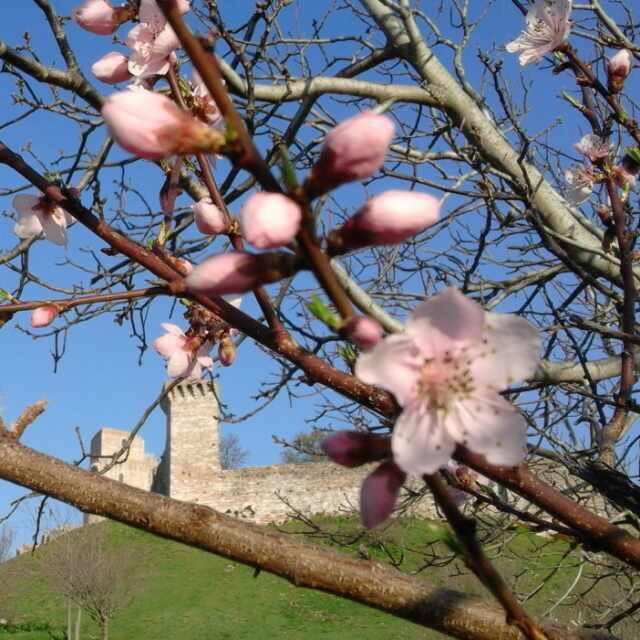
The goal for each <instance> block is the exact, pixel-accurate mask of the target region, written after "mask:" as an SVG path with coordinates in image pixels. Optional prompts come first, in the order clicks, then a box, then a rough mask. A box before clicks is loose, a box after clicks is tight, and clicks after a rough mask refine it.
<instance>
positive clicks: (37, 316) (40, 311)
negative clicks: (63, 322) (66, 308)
mask: <svg viewBox="0 0 640 640" xmlns="http://www.w3.org/2000/svg"><path fill="white" fill-rule="evenodd" d="M57 317H58V307H56V305H55V304H44V305H42V306H41V307H38V308H37V309H34V310H33V311H32V312H31V326H32V327H34V328H35V329H38V328H40V327H48V326H49V325H50V324H51V323H52V322H53V321H54V320H55V319H56V318H57Z"/></svg>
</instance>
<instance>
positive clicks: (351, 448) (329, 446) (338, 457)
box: [321, 431, 391, 468]
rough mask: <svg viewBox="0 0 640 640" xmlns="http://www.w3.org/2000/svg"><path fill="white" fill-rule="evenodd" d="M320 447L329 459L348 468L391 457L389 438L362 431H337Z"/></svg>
mask: <svg viewBox="0 0 640 640" xmlns="http://www.w3.org/2000/svg"><path fill="white" fill-rule="evenodd" d="M321 447H322V450H323V451H324V453H325V454H326V455H327V456H328V457H329V459H330V460H332V461H333V462H336V463H337V464H340V465H342V466H343V467H349V468H353V467H359V466H361V465H363V464H367V463H368V462H374V461H377V460H385V459H387V458H390V457H391V439H390V438H388V437H384V436H376V435H373V434H371V433H366V432H362V431H337V432H336V433H333V434H331V435H330V436H329V437H328V438H326V439H325V440H323V441H322V444H321Z"/></svg>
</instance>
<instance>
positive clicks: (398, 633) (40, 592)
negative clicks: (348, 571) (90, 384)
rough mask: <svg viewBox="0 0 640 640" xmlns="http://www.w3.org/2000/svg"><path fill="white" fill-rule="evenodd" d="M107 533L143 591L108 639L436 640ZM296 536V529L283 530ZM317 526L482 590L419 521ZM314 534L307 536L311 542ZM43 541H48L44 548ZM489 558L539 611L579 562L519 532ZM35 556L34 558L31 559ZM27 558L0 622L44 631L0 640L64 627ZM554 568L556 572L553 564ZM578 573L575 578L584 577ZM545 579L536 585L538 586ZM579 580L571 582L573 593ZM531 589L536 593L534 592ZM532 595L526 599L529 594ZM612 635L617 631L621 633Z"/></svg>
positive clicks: (347, 606) (356, 547)
mask: <svg viewBox="0 0 640 640" xmlns="http://www.w3.org/2000/svg"><path fill="white" fill-rule="evenodd" d="M96 526H102V527H108V529H109V536H110V537H111V538H112V540H113V541H114V543H116V544H119V545H120V544H121V545H129V546H132V547H133V548H134V549H137V550H139V551H140V553H143V554H144V558H145V559H146V564H147V565H148V566H147V568H146V569H145V571H146V572H147V574H146V575H147V578H146V583H147V584H146V587H145V589H144V591H142V592H141V593H140V594H139V595H138V597H137V598H136V599H135V600H134V602H133V603H132V604H131V605H130V606H129V607H128V608H127V609H126V610H124V611H122V612H121V613H120V614H118V615H117V617H116V618H114V620H113V622H112V624H111V634H110V637H111V639H112V640H131V639H135V640H151V639H157V638H179V639H182V638H184V639H189V640H205V639H206V640H208V639H216V640H225V639H229V640H230V639H233V640H242V639H245V638H246V639H249V638H251V639H256V638H258V639H260V640H263V639H264V640H268V639H270V638H274V639H275V638H278V640H293V639H298V638H302V637H304V638H305V640H320V639H332V640H334V639H335V640H352V639H353V638H358V639H360V640H368V639H377V638H380V639H385V640H386V639H387V638H389V637H392V638H394V639H397V640H414V639H415V640H417V639H418V638H419V639H421V640H431V639H434V640H435V639H436V638H442V637H443V636H441V635H440V634H437V633H435V632H431V631H427V630H425V629H423V628H422V627H418V626H416V625H413V624H411V623H409V622H404V621H402V620H398V619H396V618H393V617H391V616H389V615H386V614H383V613H380V612H378V611H374V610H371V609H369V608H366V607H364V606H361V605H358V604H354V603H352V602H348V601H345V600H342V599H340V598H336V597H333V596H330V595H327V594H323V593H318V592H314V591H310V590H307V589H302V588H297V587H295V586H293V585H291V584H289V583H288V582H286V581H284V580H282V579H279V578H276V577H273V576H270V575H268V574H265V573H260V574H259V575H257V576H255V575H254V571H253V569H250V568H248V567H245V566H243V565H240V564H237V563H234V562H230V561H228V560H225V559H223V558H217V557H215V556H212V555H210V554H207V553H205V552H202V551H199V550H195V549H190V548H188V547H185V546H182V545H179V544H177V543H174V542H169V541H166V540H161V539H158V538H155V537H153V536H150V535H148V534H145V533H142V532H139V531H135V530H133V529H129V528H127V527H124V526H121V525H117V524H114V523H103V524H100V525H96ZM287 528H288V530H290V531H291V532H292V533H294V532H295V533H298V534H299V533H300V525H299V524H291V525H288V527H287ZM323 528H326V529H328V530H330V531H331V533H332V536H331V538H332V539H327V538H324V540H323V543H324V544H332V545H335V546H341V545H340V544H338V543H342V542H346V541H350V542H351V544H350V545H349V546H348V547H346V548H345V553H360V554H361V555H369V556H371V557H376V558H378V559H385V558H386V559H387V560H389V559H392V560H393V561H394V562H396V563H399V564H400V565H401V568H402V569H403V570H404V571H409V572H414V571H418V570H420V568H421V567H423V566H424V565H426V564H433V565H436V566H429V567H428V568H425V569H424V570H423V571H421V572H420V575H423V576H424V578H425V579H428V580H430V581H431V582H435V583H436V584H439V585H442V586H445V585H446V586H448V587H452V588H459V589H464V590H466V591H471V592H475V593H483V590H482V587H480V586H479V585H478V583H477V581H476V580H474V579H473V578H471V577H469V576H468V575H465V572H464V568H463V565H462V564H461V563H460V561H459V560H455V559H451V556H450V554H449V552H448V550H447V549H446V548H443V547H441V546H440V544H439V543H433V540H434V536H435V535H436V534H435V533H434V531H433V530H431V529H430V527H429V524H428V523H425V522H419V521H411V522H404V523H396V524H394V525H393V526H392V527H390V528H388V529H387V530H386V531H384V532H383V533H379V534H375V535H369V536H367V537H365V538H358V530H357V525H356V524H355V523H354V522H353V521H351V520H348V519H335V518H333V519H327V520H325V521H324V522H323ZM316 537H317V536H316ZM51 544H56V542H53V543H51ZM487 548H488V550H489V552H490V553H491V554H492V555H494V556H496V557H497V558H498V559H497V564H498V565H499V566H500V568H501V570H502V571H503V572H504V573H505V575H508V576H511V578H512V579H513V581H514V585H515V588H516V590H517V592H518V593H519V594H520V595H524V594H529V595H530V596H531V597H530V599H529V600H528V602H527V605H526V606H527V608H528V609H529V610H531V611H532V612H534V613H537V614H540V613H542V612H543V611H545V610H546V609H547V608H548V607H549V606H550V604H552V603H554V602H557V601H558V599H560V598H561V597H562V596H563V595H564V594H565V593H566V592H567V590H568V589H569V587H570V585H571V584H572V583H573V582H574V579H575V577H576V575H577V572H578V571H579V566H580V556H579V555H578V554H576V553H574V552H572V551H571V550H570V549H569V548H568V546H567V544H566V543H565V542H564V541H562V540H549V539H544V538H541V537H538V536H535V535H533V534H531V533H529V532H525V531H514V532H513V533H512V534H511V535H509V536H508V539H507V540H506V541H505V539H504V537H503V538H502V541H500V542H497V541H496V542H489V544H488V545H487ZM36 556H37V554H36ZM37 564H38V560H37V558H32V557H30V556H21V557H19V558H16V559H14V560H12V561H10V562H7V563H5V564H3V565H0V617H5V618H9V619H10V620H11V621H12V622H15V623H18V624H21V625H22V626H23V629H25V628H26V627H30V628H31V629H33V628H34V627H35V626H38V625H41V626H48V627H49V628H50V629H51V630H52V631H53V632H56V633H53V634H52V633H49V632H47V631H46V630H43V629H41V630H32V631H26V630H21V631H18V632H12V633H9V632H8V631H7V630H6V628H5V630H4V631H3V630H2V627H0V640H45V639H50V638H52V637H57V638H62V637H63V635H62V633H61V632H62V630H63V629H64V628H65V624H66V605H65V602H64V601H63V600H62V599H61V598H60V597H59V596H58V595H57V594H55V593H52V592H51V591H50V590H49V588H48V587H47V585H46V584H45V581H44V580H43V579H42V578H41V577H40V576H39V574H38V572H37ZM558 566H560V569H559V570H556V567H558ZM587 574H588V571H585V572H583V576H586V575H587ZM544 578H546V582H544V584H543V585H542V586H540V585H541V584H542V583H543V579H544ZM588 584H589V582H588V581H584V577H583V580H582V582H580V583H579V587H580V588H579V589H578V591H577V594H579V593H580V592H581V591H582V588H583V587H584V588H586V586H587V585H588ZM536 589H537V591H536ZM534 592H535V593H534ZM620 593H621V592H620V589H619V588H618V587H616V586H615V585H614V583H613V582H610V581H609V582H607V581H606V580H605V581H603V582H600V583H599V584H598V585H597V588H596V589H594V590H592V591H591V592H590V593H589V594H588V595H587V596H585V597H584V598H581V599H580V602H579V603H578V602H576V593H573V594H571V595H569V596H568V597H567V599H566V600H565V602H566V603H568V605H569V606H563V605H562V604H561V605H559V606H558V607H557V608H556V609H555V610H554V612H553V614H554V616H555V617H556V618H558V619H562V620H564V621H567V620H575V619H577V618H579V617H582V618H584V616H585V615H588V614H589V613H591V614H593V613H597V610H598V606H599V605H600V603H602V602H603V601H606V600H611V601H615V599H616V598H617V597H618V596H619V595H620ZM82 629H83V634H82V637H83V638H91V637H94V638H97V637H98V632H97V628H96V626H95V625H94V624H93V623H92V622H91V620H89V618H88V617H87V616H84V617H83V625H82ZM621 631H622V633H621ZM635 631H636V633H635V634H634V632H633V630H632V629H630V628H629V629H627V630H624V629H622V628H621V627H617V628H616V632H618V634H619V635H620V637H623V638H625V637H628V638H635V637H637V631H638V630H637V628H636V630H635Z"/></svg>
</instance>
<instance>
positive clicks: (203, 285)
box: [186, 251, 290, 295]
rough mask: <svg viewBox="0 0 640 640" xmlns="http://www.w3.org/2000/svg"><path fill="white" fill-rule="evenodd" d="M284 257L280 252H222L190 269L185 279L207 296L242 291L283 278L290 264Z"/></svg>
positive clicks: (195, 290)
mask: <svg viewBox="0 0 640 640" xmlns="http://www.w3.org/2000/svg"><path fill="white" fill-rule="evenodd" d="M287 260H290V258H288V257H287V256H286V255H284V254H279V253H262V254H259V255H254V254H251V253H246V252H245V251H231V252H229V253H221V254H218V255H215V256H211V257H210V258H207V259H206V260H205V261H204V262H203V263H202V264H200V265H198V266H197V267H196V268H195V269H194V270H193V273H191V274H190V275H189V276H188V277H187V278H186V284H187V288H188V289H189V290H190V291H192V292H194V293H204V294H206V295H224V294H227V293H244V292H245V291H250V290H251V289H255V288H256V287H257V286H259V285H261V284H265V283H268V282H277V281H278V280H281V279H282V278H283V277H286V275H288V273H289V272H288V270H287V268H288V267H290V264H287V262H286V261H287Z"/></svg>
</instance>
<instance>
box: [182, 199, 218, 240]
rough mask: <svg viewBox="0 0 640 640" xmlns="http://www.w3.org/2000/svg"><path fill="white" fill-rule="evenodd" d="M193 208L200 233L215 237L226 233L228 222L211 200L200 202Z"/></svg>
mask: <svg viewBox="0 0 640 640" xmlns="http://www.w3.org/2000/svg"><path fill="white" fill-rule="evenodd" d="M191 208H192V209H193V219H194V221H195V223H196V227H198V231H200V233H205V234H207V235H210V236H215V235H218V234H219V233H223V232H224V231H226V229H227V221H226V220H225V217H224V215H223V213H222V211H220V209H218V207H216V205H215V204H213V202H211V199H210V198H202V200H198V202H196V203H195V204H194V205H192V206H191Z"/></svg>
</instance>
